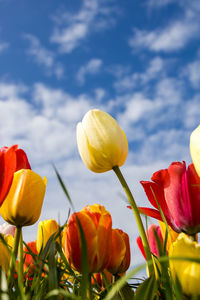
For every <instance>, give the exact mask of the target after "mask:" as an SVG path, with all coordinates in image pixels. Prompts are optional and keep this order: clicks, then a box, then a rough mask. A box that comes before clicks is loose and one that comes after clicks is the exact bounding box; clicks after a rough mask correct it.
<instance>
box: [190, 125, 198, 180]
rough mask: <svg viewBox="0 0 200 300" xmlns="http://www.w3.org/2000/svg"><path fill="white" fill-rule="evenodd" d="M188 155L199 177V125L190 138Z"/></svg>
mask: <svg viewBox="0 0 200 300" xmlns="http://www.w3.org/2000/svg"><path fill="white" fill-rule="evenodd" d="M190 154H191V157H192V161H193V164H194V167H195V169H196V171H197V174H198V175H199V176H200V125H199V126H198V127H197V128H196V129H195V130H194V131H193V132H192V134H191V136H190Z"/></svg>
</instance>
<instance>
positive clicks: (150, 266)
mask: <svg viewBox="0 0 200 300" xmlns="http://www.w3.org/2000/svg"><path fill="white" fill-rule="evenodd" d="M113 171H114V172H115V174H116V175H117V177H118V179H119V181H120V183H121V185H122V187H123V188H124V191H125V193H126V196H127V198H128V200H129V203H130V205H131V207H132V210H133V213H134V216H135V220H136V223H137V226H138V230H139V233H140V237H141V239H142V244H143V246H144V251H145V255H146V259H147V266H148V270H149V274H153V273H154V269H153V261H152V257H151V251H150V248H149V243H148V240H147V236H146V233H145V230H144V226H143V223H142V220H141V217H140V213H139V210H138V208H137V205H136V203H135V200H134V198H133V195H132V193H131V191H130V189H129V186H128V184H127V183H126V180H125V179H124V176H123V175H122V173H121V171H120V169H119V167H118V166H115V167H113Z"/></svg>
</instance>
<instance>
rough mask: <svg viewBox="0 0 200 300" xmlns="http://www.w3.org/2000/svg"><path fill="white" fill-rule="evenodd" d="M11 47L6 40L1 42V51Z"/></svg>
mask: <svg viewBox="0 0 200 300" xmlns="http://www.w3.org/2000/svg"><path fill="white" fill-rule="evenodd" d="M8 47H9V44H8V43H6V42H0V53H2V52H3V51H4V50H5V49H7V48H8Z"/></svg>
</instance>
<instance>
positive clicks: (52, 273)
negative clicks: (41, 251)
mask: <svg viewBox="0 0 200 300" xmlns="http://www.w3.org/2000/svg"><path fill="white" fill-rule="evenodd" d="M48 265H49V274H48V275H49V276H48V277H49V291H51V290H54V289H57V288H58V280H57V278H58V276H57V269H56V259H55V243H51V245H50V248H49V260H48ZM52 299H56V297H52Z"/></svg>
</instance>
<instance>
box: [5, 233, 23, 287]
mask: <svg viewBox="0 0 200 300" xmlns="http://www.w3.org/2000/svg"><path fill="white" fill-rule="evenodd" d="M20 235H21V227H16V230H15V237H14V246H13V251H12V257H11V260H10V266H9V274H8V282H9V284H10V285H11V284H12V281H13V275H14V269H15V264H16V259H17V253H18V247H19V240H20Z"/></svg>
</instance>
